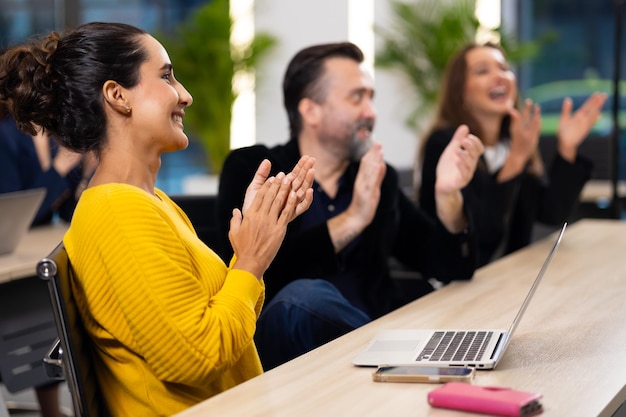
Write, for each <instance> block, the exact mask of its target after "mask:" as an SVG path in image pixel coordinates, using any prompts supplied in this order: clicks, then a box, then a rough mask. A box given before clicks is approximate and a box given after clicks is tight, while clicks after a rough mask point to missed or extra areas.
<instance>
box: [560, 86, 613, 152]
mask: <svg viewBox="0 0 626 417" xmlns="http://www.w3.org/2000/svg"><path fill="white" fill-rule="evenodd" d="M606 97H607V96H606V94H602V93H593V94H592V95H591V96H589V98H587V100H585V102H584V103H583V104H582V106H580V108H579V109H578V110H576V111H575V112H574V113H573V114H572V109H573V106H574V104H573V102H572V99H571V98H566V99H565V100H563V105H562V107H561V116H560V117H559V126H558V129H557V151H558V154H559V155H560V156H561V157H562V158H563V159H564V160H566V161H568V162H569V163H571V164H573V163H574V162H576V157H577V155H578V147H579V146H580V144H581V143H582V142H583V141H584V140H585V138H586V137H587V135H589V131H590V130H591V128H592V127H593V125H594V124H595V123H596V122H597V121H598V118H599V117H600V111H601V110H602V106H603V105H604V102H605V101H606Z"/></svg>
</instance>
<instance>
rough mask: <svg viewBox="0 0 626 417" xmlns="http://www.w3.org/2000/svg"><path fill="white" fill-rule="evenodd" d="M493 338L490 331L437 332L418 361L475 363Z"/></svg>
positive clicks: (418, 357)
mask: <svg viewBox="0 0 626 417" xmlns="http://www.w3.org/2000/svg"><path fill="white" fill-rule="evenodd" d="M492 336H493V332H488V331H458V332H455V331H449V332H435V333H434V334H433V335H432V337H431V338H430V340H429V341H428V343H427V344H426V346H425V347H424V349H423V350H422V351H421V352H420V354H419V355H418V356H417V359H416V361H429V362H434V361H475V360H477V359H479V358H481V357H482V355H483V354H484V353H485V349H486V348H487V345H488V344H489V341H490V340H491V337H492Z"/></svg>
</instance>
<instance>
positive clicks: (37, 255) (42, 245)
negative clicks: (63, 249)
mask: <svg viewBox="0 0 626 417" xmlns="http://www.w3.org/2000/svg"><path fill="white" fill-rule="evenodd" d="M67 227H68V225H67V224H66V223H60V224H57V225H53V226H39V227H34V228H32V229H31V230H29V231H28V233H27V234H26V236H24V237H23V238H22V240H21V241H20V243H19V245H18V247H17V249H16V250H15V252H13V253H11V254H8V255H0V284H2V283H4V282H7V281H11V280H14V279H19V278H25V277H30V276H34V275H35V267H36V266H37V261H39V260H40V259H41V258H43V257H44V256H46V255H48V254H49V253H50V252H51V251H52V249H54V248H55V246H56V245H57V244H58V243H59V242H60V241H61V240H62V239H63V235H64V234H65V232H66V231H67Z"/></svg>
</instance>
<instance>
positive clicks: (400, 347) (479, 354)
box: [352, 223, 567, 369]
mask: <svg viewBox="0 0 626 417" xmlns="http://www.w3.org/2000/svg"><path fill="white" fill-rule="evenodd" d="M566 226H567V223H565V224H563V227H562V228H561V231H560V233H559V235H558V237H557V239H556V241H555V242H554V245H553V246H552V249H551V250H550V252H549V253H548V257H547V258H546V260H545V261H544V263H543V266H542V267H541V270H540V271H539V274H538V275H537V278H535V281H534V282H533V285H532V287H531V288H530V291H528V294H527V295H526V298H525V299H524V302H523V303H522V306H521V307H520V309H519V311H518V312H517V315H516V316H515V318H514V319H513V323H511V326H510V327H509V329H508V330H507V331H505V330H501V329H478V330H455V329H437V330H435V329H431V330H426V329H424V330H383V331H381V332H379V333H378V334H377V335H376V336H375V337H374V338H373V339H372V341H371V342H370V343H369V344H368V346H367V348H365V350H363V351H362V352H361V353H360V354H359V355H357V357H356V358H354V360H353V361H352V363H353V364H354V365H358V366H379V365H406V364H414V365H425V366H444V367H445V366H455V367H456V366H459V367H460V366H467V367H475V368H478V369H493V368H495V367H496V365H497V364H498V362H499V361H500V359H501V358H502V356H503V355H504V352H505V350H506V348H507V347H508V346H509V343H510V342H511V338H512V337H513V333H514V332H515V329H516V328H517V325H518V324H519V322H520V320H521V319H522V316H523V315H524V312H525V311H526V308H527V307H528V304H529V303H530V300H531V299H532V297H533V295H534V294H535V290H536V289H537V286H538V285H539V282H540V281H541V279H542V278H543V275H544V274H545V272H546V270H547V269H548V266H549V265H550V263H551V262H552V258H553V257H554V254H555V253H556V250H557V249H558V247H559V244H560V242H561V238H562V237H563V233H564V232H565V228H566Z"/></svg>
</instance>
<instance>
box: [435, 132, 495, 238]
mask: <svg viewBox="0 0 626 417" xmlns="http://www.w3.org/2000/svg"><path fill="white" fill-rule="evenodd" d="M484 150H485V148H484V146H483V144H482V142H481V141H480V139H478V138H477V137H476V136H474V135H472V134H470V133H469V128H468V127H467V126H466V125H461V126H459V127H458V128H457V130H456V131H455V132H454V135H453V136H452V139H451V140H450V143H449V144H448V146H446V149H444V151H443V153H442V154H441V157H440V158H439V162H438V163H437V171H436V178H437V179H436V181H435V201H436V205H437V216H438V217H439V219H440V220H441V222H442V223H443V225H444V226H445V227H446V229H448V231H450V232H451V233H458V232H460V231H461V230H463V229H465V227H466V226H467V224H466V223H467V222H466V219H465V216H464V215H463V196H462V194H461V189H463V188H464V187H465V186H466V185H467V184H468V183H469V182H470V181H471V179H472V178H473V176H474V171H475V170H476V165H477V164H478V158H479V157H480V155H482V153H483V152H484Z"/></svg>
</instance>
